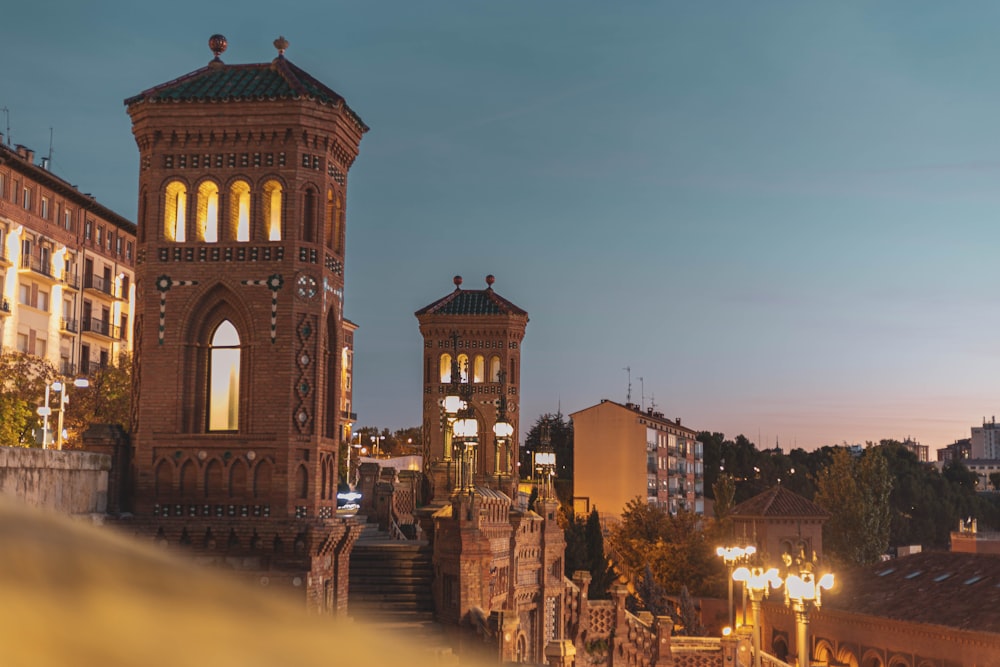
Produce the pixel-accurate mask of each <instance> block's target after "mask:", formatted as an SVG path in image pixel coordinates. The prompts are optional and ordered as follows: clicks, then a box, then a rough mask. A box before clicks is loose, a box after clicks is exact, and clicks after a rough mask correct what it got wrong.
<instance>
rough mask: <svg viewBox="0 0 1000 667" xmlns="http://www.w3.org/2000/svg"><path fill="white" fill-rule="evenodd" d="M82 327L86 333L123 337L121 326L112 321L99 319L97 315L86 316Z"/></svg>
mask: <svg viewBox="0 0 1000 667" xmlns="http://www.w3.org/2000/svg"><path fill="white" fill-rule="evenodd" d="M82 329H83V332H84V333H92V334H97V335H98V336H105V337H107V338H111V339H112V340H118V339H120V338H121V329H120V328H119V327H116V326H114V325H113V324H111V323H110V322H105V321H104V320H99V319H97V318H96V317H91V318H89V319H87V318H84V319H83V327H82Z"/></svg>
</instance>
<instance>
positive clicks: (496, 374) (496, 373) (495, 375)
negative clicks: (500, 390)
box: [490, 355, 500, 382]
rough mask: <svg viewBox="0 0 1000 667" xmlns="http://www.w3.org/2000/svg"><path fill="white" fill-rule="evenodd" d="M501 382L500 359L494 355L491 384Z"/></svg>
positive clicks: (491, 365) (491, 362)
mask: <svg viewBox="0 0 1000 667" xmlns="http://www.w3.org/2000/svg"><path fill="white" fill-rule="evenodd" d="M499 381H500V357H498V356H496V355H493V356H492V357H490V382H499Z"/></svg>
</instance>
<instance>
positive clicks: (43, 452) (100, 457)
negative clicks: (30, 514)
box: [0, 447, 111, 514]
mask: <svg viewBox="0 0 1000 667" xmlns="http://www.w3.org/2000/svg"><path fill="white" fill-rule="evenodd" d="M110 470H111V457H110V456H107V455H104V454H95V453H92V452H80V451H72V450H63V451H59V450H54V449H28V448H24V447H0V494H3V495H6V496H11V497H14V498H17V499H18V500H21V501H23V502H26V503H27V504H29V505H32V506H34V507H39V508H43V509H51V510H55V511H57V512H61V513H63V514H103V513H104V512H105V511H106V510H107V505H108V472H109V471H110Z"/></svg>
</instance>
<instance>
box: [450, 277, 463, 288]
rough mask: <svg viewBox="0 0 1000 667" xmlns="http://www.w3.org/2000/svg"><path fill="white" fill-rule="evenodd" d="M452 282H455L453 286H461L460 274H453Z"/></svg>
mask: <svg viewBox="0 0 1000 667" xmlns="http://www.w3.org/2000/svg"><path fill="white" fill-rule="evenodd" d="M452 282H454V283H455V287H461V286H462V276H455V278H454V280H453V281H452Z"/></svg>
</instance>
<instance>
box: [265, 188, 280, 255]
mask: <svg viewBox="0 0 1000 667" xmlns="http://www.w3.org/2000/svg"><path fill="white" fill-rule="evenodd" d="M264 225H265V227H266V230H267V240H268V241H280V240H281V183H278V181H268V182H267V183H265V184H264Z"/></svg>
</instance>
